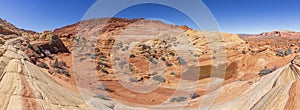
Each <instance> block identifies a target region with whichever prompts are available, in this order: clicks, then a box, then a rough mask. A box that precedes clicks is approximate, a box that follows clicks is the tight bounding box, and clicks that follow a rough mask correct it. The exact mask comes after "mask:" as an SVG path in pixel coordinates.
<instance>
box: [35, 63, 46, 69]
mask: <svg viewBox="0 0 300 110" xmlns="http://www.w3.org/2000/svg"><path fill="white" fill-rule="evenodd" d="M37 66H39V67H41V68H45V69H49V66H48V65H47V64H46V63H45V62H41V63H39V64H37Z"/></svg>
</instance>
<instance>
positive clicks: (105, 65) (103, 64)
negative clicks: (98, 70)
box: [98, 61, 111, 68]
mask: <svg viewBox="0 0 300 110" xmlns="http://www.w3.org/2000/svg"><path fill="white" fill-rule="evenodd" d="M98 65H101V66H104V67H105V68H111V67H110V66H109V65H108V64H106V63H104V62H102V61H98Z"/></svg>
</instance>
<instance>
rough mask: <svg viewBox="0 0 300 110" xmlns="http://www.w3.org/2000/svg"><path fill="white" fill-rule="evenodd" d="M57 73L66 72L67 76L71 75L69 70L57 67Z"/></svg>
mask: <svg viewBox="0 0 300 110" xmlns="http://www.w3.org/2000/svg"><path fill="white" fill-rule="evenodd" d="M56 73H59V74H64V75H65V76H67V77H70V74H69V72H68V70H66V69H60V68H57V69H56Z"/></svg>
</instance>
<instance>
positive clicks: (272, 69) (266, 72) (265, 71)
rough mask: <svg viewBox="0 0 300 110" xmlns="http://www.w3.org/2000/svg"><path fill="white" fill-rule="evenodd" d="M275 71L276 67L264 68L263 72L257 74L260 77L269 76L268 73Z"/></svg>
mask: <svg viewBox="0 0 300 110" xmlns="http://www.w3.org/2000/svg"><path fill="white" fill-rule="evenodd" d="M275 70H276V67H274V68H271V69H270V68H265V69H263V70H261V71H260V72H259V73H258V75H260V76H264V75H267V74H270V73H272V72H273V71H275Z"/></svg>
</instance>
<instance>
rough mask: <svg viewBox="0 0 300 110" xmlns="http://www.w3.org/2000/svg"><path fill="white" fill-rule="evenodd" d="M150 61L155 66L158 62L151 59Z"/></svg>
mask: <svg viewBox="0 0 300 110" xmlns="http://www.w3.org/2000/svg"><path fill="white" fill-rule="evenodd" d="M148 60H149V61H150V62H151V63H152V64H155V65H156V64H157V62H156V61H155V60H154V59H153V58H149V59H148Z"/></svg>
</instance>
